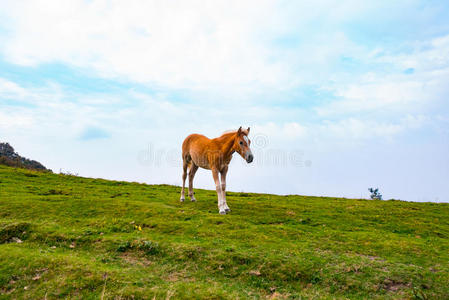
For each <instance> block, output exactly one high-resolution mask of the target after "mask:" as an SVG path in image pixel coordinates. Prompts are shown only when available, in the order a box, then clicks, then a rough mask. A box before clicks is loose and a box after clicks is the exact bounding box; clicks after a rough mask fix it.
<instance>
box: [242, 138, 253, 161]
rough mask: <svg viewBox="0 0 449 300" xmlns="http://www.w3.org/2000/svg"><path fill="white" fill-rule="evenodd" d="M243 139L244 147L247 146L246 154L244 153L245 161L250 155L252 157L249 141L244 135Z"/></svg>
mask: <svg viewBox="0 0 449 300" xmlns="http://www.w3.org/2000/svg"><path fill="white" fill-rule="evenodd" d="M243 139H244V140H245V142H246V145H247V146H248V151H246V153H245V159H246V160H248V157H249V156H250V155H252V154H253V153H252V152H251V149H250V148H249V139H248V137H247V136H246V135H244V136H243Z"/></svg>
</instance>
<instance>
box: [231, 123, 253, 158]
mask: <svg viewBox="0 0 449 300" xmlns="http://www.w3.org/2000/svg"><path fill="white" fill-rule="evenodd" d="M248 134H249V127H248V129H246V130H245V129H242V127H241V126H240V128H239V130H237V137H236V138H235V142H234V150H235V151H236V152H237V153H238V154H240V156H241V157H242V158H243V159H244V160H246V162H247V163H251V162H252V161H253V159H254V156H253V153H252V152H251V149H250V148H249V146H250V145H251V141H250V140H249V138H248Z"/></svg>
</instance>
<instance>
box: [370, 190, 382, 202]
mask: <svg viewBox="0 0 449 300" xmlns="http://www.w3.org/2000/svg"><path fill="white" fill-rule="evenodd" d="M368 191H369V192H370V193H371V195H370V197H371V199H373V200H382V194H381V193H379V189H378V188H376V189H373V188H369V189H368Z"/></svg>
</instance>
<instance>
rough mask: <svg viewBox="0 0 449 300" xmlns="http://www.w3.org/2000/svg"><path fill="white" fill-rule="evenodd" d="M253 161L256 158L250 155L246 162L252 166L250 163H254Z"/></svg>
mask: <svg viewBox="0 0 449 300" xmlns="http://www.w3.org/2000/svg"><path fill="white" fill-rule="evenodd" d="M253 159H254V156H253V155H252V154H250V155H248V157H247V158H246V162H247V163H249V164H250V163H252V162H253Z"/></svg>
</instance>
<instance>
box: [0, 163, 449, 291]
mask: <svg viewBox="0 0 449 300" xmlns="http://www.w3.org/2000/svg"><path fill="white" fill-rule="evenodd" d="M179 191H180V190H179V188H178V187H174V186H166V185H145V184H137V183H129V182H119V181H107V180H102V179H89V178H82V177H75V176H67V175H57V174H50V173H40V172H35V171H29V170H23V169H14V168H11V167H6V166H0V298H25V299H44V298H45V297H46V298H47V299H54V298H56V297H66V298H84V299H100V298H102V297H103V298H104V299H114V298H116V299H120V298H123V299H126V298H149V299H153V297H155V298H156V299H166V298H173V299H179V298H214V299H220V298H223V299H236V298H240V299H247V298H248V299H253V298H256V299H257V298H265V297H267V298H276V299H283V298H292V299H293V298H296V299H297V298H299V297H300V296H303V297H305V298H307V299H309V298H317V299H323V298H324V299H326V298H329V299H332V298H334V297H336V298H366V297H369V298H382V299H385V298H401V299H404V298H416V299H427V298H428V299H433V298H446V299H447V295H449V286H448V284H447V283H448V282H449V265H448V262H449V239H448V237H449V218H448V217H449V205H448V204H435V203H410V202H403V201H370V200H357V199H339V198H324V197H323V198H321V197H305V196H276V195H266V194H246V193H228V203H229V204H230V207H231V209H232V212H231V214H229V215H225V216H222V215H219V214H218V213H217V208H216V194H215V191H207V190H197V191H196V195H197V199H198V202H196V203H192V202H188V201H187V202H185V203H180V202H179V200H178V199H179ZM140 229H141V230H140Z"/></svg>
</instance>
